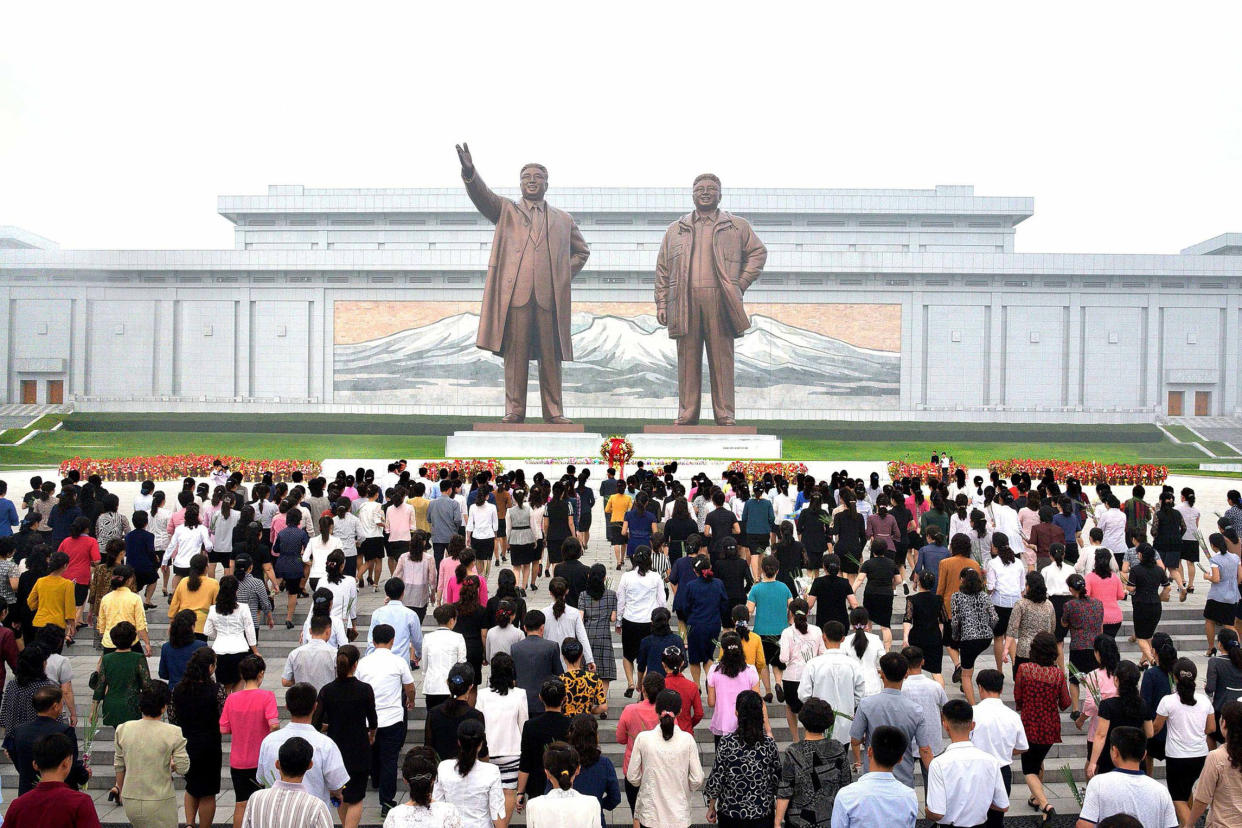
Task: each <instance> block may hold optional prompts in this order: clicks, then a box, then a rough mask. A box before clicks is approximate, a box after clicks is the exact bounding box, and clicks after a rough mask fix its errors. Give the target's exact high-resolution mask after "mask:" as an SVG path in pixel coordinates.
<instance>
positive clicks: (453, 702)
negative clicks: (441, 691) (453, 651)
mask: <svg viewBox="0 0 1242 828" xmlns="http://www.w3.org/2000/svg"><path fill="white" fill-rule="evenodd" d="M477 681H478V679H476V678H475V675H474V668H473V667H471V666H470V664H469V663H468V662H465V661H461V662H458V663H457V664H454V665H453V666H452V667H450V668H449V674H448V689H449V695H451V696H452V698H450V699H449V700H448V701H446V702H445V704H446V705H450V706H449V707H445V711H446V712H447V711H450V710H452V711H456V712H454V713H453V715H460V713H461V712H464V711H465V710H466V709H469V707H470V704H469V703H468V702H466V701H465V696H466V694H467V693H469V692H470V689H471V688H472V687H474V686H475V684H476V682H477Z"/></svg>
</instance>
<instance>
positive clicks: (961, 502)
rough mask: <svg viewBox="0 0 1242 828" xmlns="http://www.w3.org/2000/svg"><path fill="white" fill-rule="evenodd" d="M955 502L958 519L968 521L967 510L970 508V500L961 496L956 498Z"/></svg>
mask: <svg viewBox="0 0 1242 828" xmlns="http://www.w3.org/2000/svg"><path fill="white" fill-rule="evenodd" d="M954 502H955V503H956V504H957V519H958V520H966V519H967V513H966V510H967V508H968V507H969V506H970V498H968V497H967V496H966V495H964V494H960V495H958V496H957V497H956V498H954Z"/></svg>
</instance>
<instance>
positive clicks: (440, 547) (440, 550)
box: [431, 543, 448, 572]
mask: <svg viewBox="0 0 1242 828" xmlns="http://www.w3.org/2000/svg"><path fill="white" fill-rule="evenodd" d="M446 549H448V544H447V543H433V544H432V545H431V552H432V554H433V555H435V558H436V571H437V572H438V571H439V570H440V561H442V560H444V550H446Z"/></svg>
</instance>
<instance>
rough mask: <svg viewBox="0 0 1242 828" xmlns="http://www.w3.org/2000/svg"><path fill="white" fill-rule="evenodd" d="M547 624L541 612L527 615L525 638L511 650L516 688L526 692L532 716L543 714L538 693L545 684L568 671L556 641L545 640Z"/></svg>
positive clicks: (532, 611) (524, 624)
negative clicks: (562, 661)
mask: <svg viewBox="0 0 1242 828" xmlns="http://www.w3.org/2000/svg"><path fill="white" fill-rule="evenodd" d="M545 622H546V619H545V618H544V615H543V612H542V611H540V610H531V611H530V612H528V613H526V617H525V618H524V619H522V626H523V627H524V628H525V629H526V638H525V639H524V640H522V641H519V642H518V643H516V644H514V645H513V647H512V649H511V650H510V651H509V654H510V655H511V656H513V666H514V671H515V672H516V673H517V686H518V687H521V688H522V689H523V690H525V691H526V704H527V710H528V711H529V713H530V715H532V716H534V715H536V714H539V713H542V712H543V702H541V701H540V700H539V690H540V689H541V688H542V687H543V683H544V682H545V681H547V680H548V679H550V678H555V677H557V676H559V675H560V674H561V673H562V672H564V670H565V667H564V665H563V664H562V663H561V648H560V647H558V646H557V645H556V642H554V641H549V640H547V639H546V638H544V637H543V625H544V623H545Z"/></svg>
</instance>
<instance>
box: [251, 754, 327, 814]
mask: <svg viewBox="0 0 1242 828" xmlns="http://www.w3.org/2000/svg"><path fill="white" fill-rule="evenodd" d="M313 756H314V750H313V749H312V748H311V745H310V742H308V741H306V740H305V739H303V738H302V737H301V736H294V737H293V738H292V739H289V740H288V741H287V742H285V743H284V744H283V745H281V746H280V754H279V758H278V759H277V760H276V769H277V770H279V771H280V781H278V782H273V783H272V786H271V787H270V788H266V789H264V790H261V791H258V792H256V793H255V794H253V795H252V796H251V797H250V802H249V803H248V804H247V807H246V816H245V818H244V819H242V828H332V814H331V812H329V811H328V806H327V805H325V804H324V803H323V800H321V799H320V798H319V797H317V796H315V795H314V794H312V793H310V792H308V791H307V790H306V789H305V788H304V787H303V786H302V777H303V776H305V775H306V772H307V771H308V770H310V769H311V766H312V765H313V764H314V762H313V759H312V757H313Z"/></svg>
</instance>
